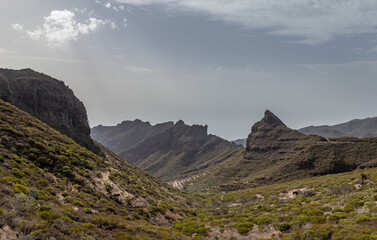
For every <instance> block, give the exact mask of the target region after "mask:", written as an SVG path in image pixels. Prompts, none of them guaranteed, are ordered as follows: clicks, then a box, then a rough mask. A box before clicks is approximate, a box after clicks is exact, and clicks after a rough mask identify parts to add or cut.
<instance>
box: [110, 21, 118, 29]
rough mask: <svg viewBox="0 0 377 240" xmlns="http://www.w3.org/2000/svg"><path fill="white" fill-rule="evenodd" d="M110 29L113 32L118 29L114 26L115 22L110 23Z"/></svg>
mask: <svg viewBox="0 0 377 240" xmlns="http://www.w3.org/2000/svg"><path fill="white" fill-rule="evenodd" d="M110 28H111V29H112V30H115V29H117V28H118V26H117V25H116V23H115V22H110Z"/></svg>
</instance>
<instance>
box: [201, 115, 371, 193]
mask: <svg viewBox="0 0 377 240" xmlns="http://www.w3.org/2000/svg"><path fill="white" fill-rule="evenodd" d="M376 159H377V138H365V139H359V138H330V139H329V140H327V139H325V138H323V137H321V136H316V135H305V134H303V133H300V132H299V131H297V130H293V129H290V128H288V127H287V126H286V125H285V124H284V123H283V122H282V121H281V120H280V119H279V118H278V117H276V116H275V115H274V114H273V113H271V112H270V111H266V112H265V115H264V117H263V119H262V120H261V121H259V122H257V123H255V124H254V125H253V126H252V128H251V133H250V134H249V136H248V139H247V145H246V148H245V152H244V156H243V158H239V159H231V160H227V161H224V163H223V164H222V166H220V167H218V168H217V169H216V170H215V171H213V176H215V177H216V179H217V180H216V181H217V186H219V189H220V190H223V191H230V190H238V189H243V188H249V187H256V186H259V185H265V184H269V183H272V182H279V181H287V180H291V179H299V178H305V177H311V176H319V175H325V174H334V173H341V172H347V171H352V170H354V169H357V168H365V167H373V166H375V165H376ZM206 181H207V182H210V181H211V180H208V179H207V180H206ZM213 181H215V180H213Z"/></svg>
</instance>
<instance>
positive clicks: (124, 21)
mask: <svg viewBox="0 0 377 240" xmlns="http://www.w3.org/2000/svg"><path fill="white" fill-rule="evenodd" d="M123 26H124V27H127V26H128V24H127V19H126V18H123Z"/></svg>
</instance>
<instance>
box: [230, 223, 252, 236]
mask: <svg viewBox="0 0 377 240" xmlns="http://www.w3.org/2000/svg"><path fill="white" fill-rule="evenodd" d="M234 227H235V228H236V229H237V231H238V232H239V234H245V233H248V232H249V231H250V230H251V229H252V227H253V223H252V222H237V223H236V224H234Z"/></svg>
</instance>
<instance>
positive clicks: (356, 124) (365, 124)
mask: <svg viewBox="0 0 377 240" xmlns="http://www.w3.org/2000/svg"><path fill="white" fill-rule="evenodd" d="M298 131H300V132H302V133H304V134H314V135H318V136H322V137H325V138H332V137H359V138H365V137H377V117H374V118H365V119H355V120H352V121H349V122H346V123H341V124H337V125H333V126H328V125H323V126H310V127H305V128H301V129H299V130H298Z"/></svg>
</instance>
